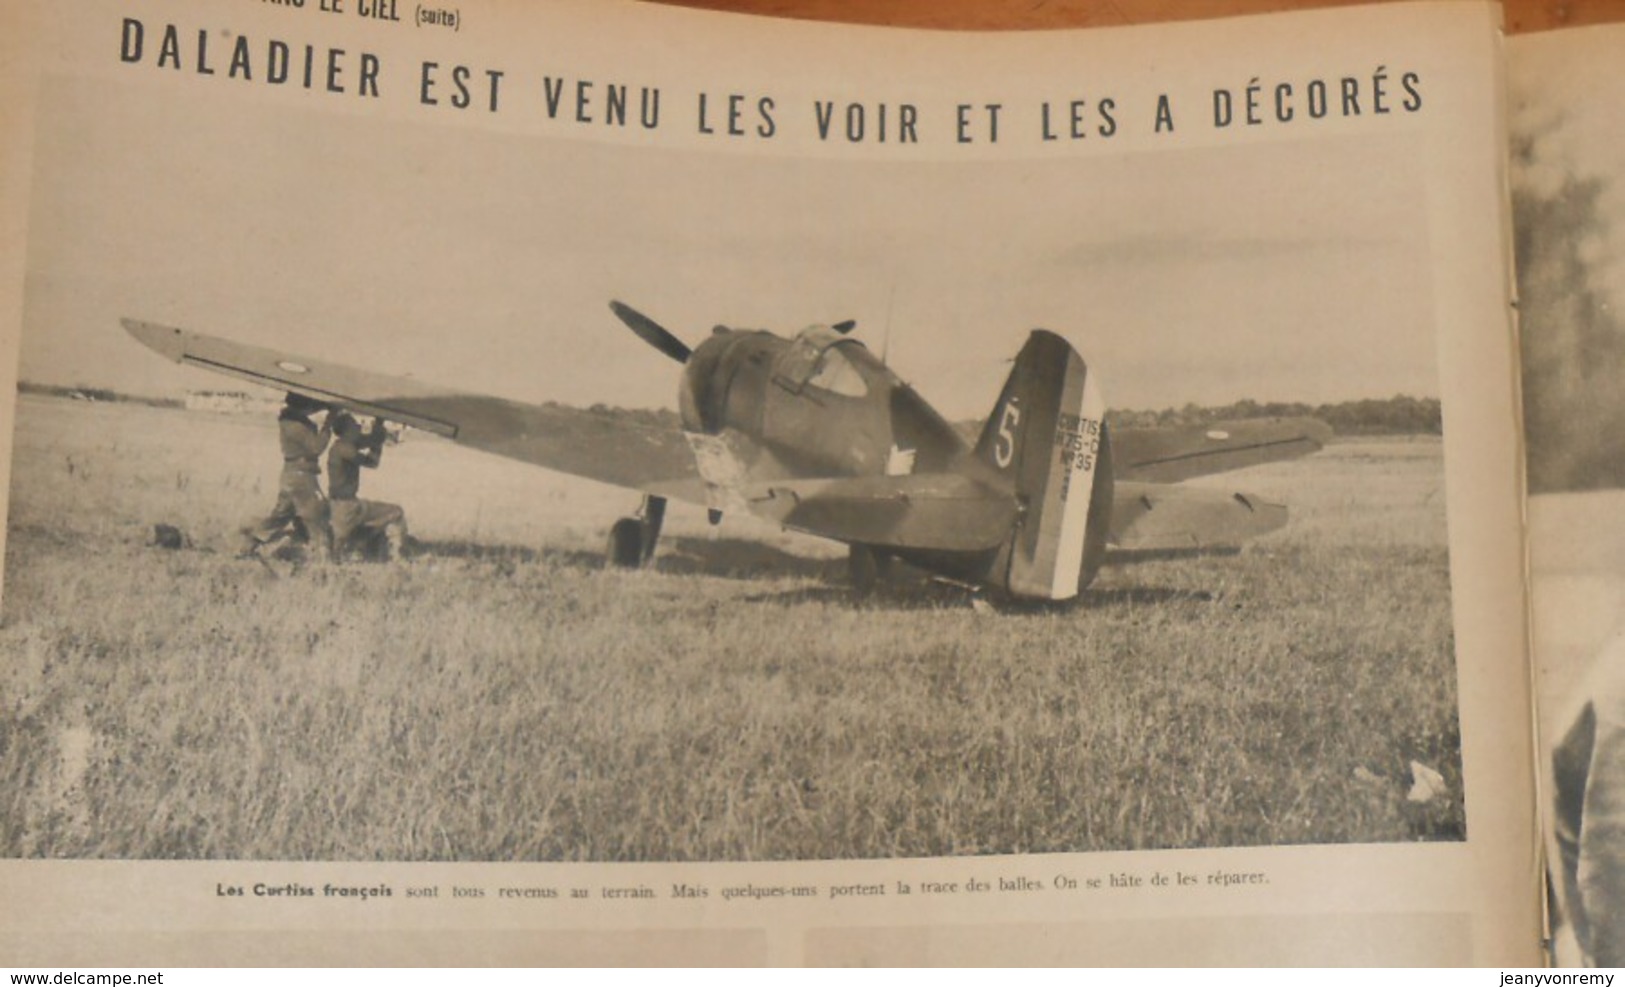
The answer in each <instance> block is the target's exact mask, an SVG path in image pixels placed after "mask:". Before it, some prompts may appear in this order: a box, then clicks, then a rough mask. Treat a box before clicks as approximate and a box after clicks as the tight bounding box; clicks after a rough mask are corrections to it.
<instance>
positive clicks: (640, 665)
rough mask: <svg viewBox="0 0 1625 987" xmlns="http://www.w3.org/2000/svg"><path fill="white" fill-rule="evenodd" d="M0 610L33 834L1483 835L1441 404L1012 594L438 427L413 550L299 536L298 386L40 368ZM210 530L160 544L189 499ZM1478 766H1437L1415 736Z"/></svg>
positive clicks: (46, 850) (123, 841)
mask: <svg viewBox="0 0 1625 987" xmlns="http://www.w3.org/2000/svg"><path fill="white" fill-rule="evenodd" d="M18 421H19V431H18V435H17V448H16V454H15V467H14V477H13V490H12V507H11V517H10V529H9V531H10V537H9V543H8V545H7V551H6V574H5V577H6V585H5V598H4V614H5V619H4V625H3V628H0V654H4V655H5V656H6V657H5V661H4V663H3V665H0V854H3V855H6V856H14V857H16V856H22V857H119V858H154V857H156V858H169V857H184V858H230V859H237V858H256V859H357V860H370V859H395V860H723V859H726V860H767V859H819V858H831V857H857V856H861V857H890V856H931V855H946V854H975V853H1016V852H1031V851H1088V850H1108V849H1128V848H1153V847H1159V848H1160V847H1197V846H1202V847H1212V846H1242V845H1261V844H1285V843H1325V842H1370V841H1403V840H1417V839H1460V838H1462V837H1463V836H1464V826H1465V824H1464V815H1463V810H1462V799H1461V770H1460V754H1459V749H1460V744H1459V736H1458V727H1457V716H1456V687H1455V669H1454V661H1453V638H1452V631H1451V625H1450V600H1449V583H1448V566H1447V550H1446V546H1445V526H1444V499H1443V489H1442V487H1443V469H1442V459H1441V453H1440V446H1439V444H1438V443H1437V442H1420V441H1419V442H1396V441H1370V442H1358V443H1354V442H1350V443H1339V444H1336V445H1334V446H1332V447H1331V448H1329V449H1327V450H1325V451H1323V452H1322V453H1319V454H1317V455H1315V456H1313V457H1310V458H1308V459H1304V460H1300V461H1297V462H1293V463H1287V464H1280V465H1277V466H1272V467H1266V468H1260V469H1255V470H1251V471H1247V472H1245V473H1241V474H1234V475H1232V476H1230V477H1218V478H1210V479H1209V480H1206V481H1202V482H1205V483H1214V482H1217V483H1219V484H1220V485H1225V484H1234V485H1235V486H1236V487H1238V488H1241V489H1247V490H1250V491H1253V492H1256V493H1259V494H1263V495H1265V496H1267V497H1271V498H1274V499H1280V500H1283V501H1285V502H1287V503H1289V504H1291V505H1292V508H1293V511H1294V519H1293V521H1292V522H1290V523H1289V524H1288V526H1287V527H1286V528H1285V529H1283V530H1282V531H1280V532H1277V533H1276V534H1274V535H1271V536H1269V537H1268V538H1265V539H1262V540H1260V541H1259V542H1257V543H1255V544H1253V545H1252V546H1250V547H1249V548H1248V549H1247V550H1246V551H1244V552H1242V553H1241V554H1239V555H1229V556H1208V557H1201V558H1188V559H1165V560H1152V561H1145V562H1141V563H1138V564H1135V565H1124V566H1112V567H1109V568H1107V569H1106V570H1105V571H1104V572H1103V573H1102V576H1101V578H1100V579H1099V580H1098V581H1097V583H1096V584H1095V586H1094V587H1092V588H1091V589H1090V590H1089V591H1088V592H1087V593H1085V594H1084V596H1083V598H1082V599H1081V601H1079V602H1078V603H1077V604H1076V605H1073V606H1068V607H1054V608H1023V609H1020V610H1014V611H1006V612H998V613H990V612H986V611H984V610H973V609H972V608H971V607H969V606H967V605H966V602H965V598H964V595H963V594H962V593H960V592H959V591H956V590H950V589H947V588H944V587H940V586H937V585H935V584H931V583H927V582H924V581H922V580H920V579H918V578H910V577H908V576H907V575H906V574H905V575H904V577H903V578H902V579H900V580H899V581H898V583H897V584H896V585H893V586H890V587H888V588H886V589H885V590H884V591H883V592H882V593H881V594H880V595H879V596H878V597H877V598H875V599H871V600H869V601H865V602H862V603H856V602H853V601H852V600H850V599H849V597H848V595H847V594H846V593H845V592H844V590H843V589H842V588H841V586H840V574H841V572H842V571H843V569H844V562H843V559H844V555H843V551H842V549H841V547H840V546H835V545H828V544H825V543H822V542H818V541H814V540H811V539H805V538H801V537H799V536H794V535H789V534H784V533H781V532H778V531H776V530H774V529H769V528H766V527H764V526H760V525H753V524H752V523H749V522H745V523H736V522H735V521H734V520H733V519H729V521H728V522H727V523H725V524H724V526H723V528H722V529H721V537H720V538H718V539H716V540H712V539H710V538H709V537H708V533H707V530H706V526H705V523H704V518H703V515H702V514H700V513H698V512H692V513H691V512H686V511H679V510H677V509H675V508H674V511H673V515H672V516H671V517H670V518H669V519H668V524H667V531H668V537H667V538H666V539H665V540H664V541H663V542H662V554H661V557H660V558H659V559H658V560H657V566H656V568H655V570H654V571H647V572H633V573H627V572H606V571H602V570H601V569H600V567H599V565H598V552H599V549H600V548H601V545H602V541H603V536H604V532H605V530H606V529H607V528H608V526H609V524H610V523H611V522H612V521H613V520H614V519H615V518H616V517H617V516H619V515H621V514H624V513H628V512H629V511H630V509H631V508H632V507H634V506H635V505H636V497H635V495H632V494H629V493H627V492H625V491H616V490H612V489H610V488H605V487H601V486H597V485H593V484H588V483H583V482H579V481H574V480H569V479H563V478H559V477H556V476H553V475H551V474H548V473H546V472H543V471H541V470H537V469H534V468H527V467H524V466H522V465H518V464H510V463H505V462H502V461H500V460H496V459H492V458H489V457H482V456H479V455H477V454H473V453H468V452H466V451H464V450H460V449H457V448H455V447H452V446H450V445H447V444H444V443H440V442H438V441H431V440H414V441H409V442H407V443H405V444H403V445H401V446H400V447H397V448H393V449H390V450H388V451H387V452H386V459H385V463H384V466H383V468H382V469H381V470H380V471H378V473H377V475H376V476H369V477H368V478H367V479H366V486H364V488H363V494H364V495H366V496H373V497H377V498H380V499H387V500H393V501H396V502H399V503H401V504H403V505H405V506H406V508H407V511H408V515H409V517H410V519H411V521H412V523H413V528H414V534H415V535H416V536H417V537H418V538H420V539H422V540H423V541H424V543H425V545H426V548H427V551H426V554H424V555H423V556H422V557H420V558H418V559H416V560H415V561H413V562H412V563H411V564H410V565H407V566H404V567H388V566H378V565H365V564H352V565H347V566H344V567H339V568H331V567H310V568H304V569H299V570H291V569H289V568H287V567H282V568H279V569H273V568H269V567H266V566H262V565H259V564H256V563H254V562H244V561H238V560H234V559H233V558H231V553H230V551H229V545H228V540H229V536H230V533H231V532H232V531H233V530H234V528H235V527H236V526H237V525H238V524H240V523H241V522H242V521H244V520H246V519H247V518H249V517H251V516H253V515H254V514H255V513H256V512H260V511H264V510H266V509H267V508H268V507H269V506H270V503H271V501H272V500H273V499H274V496H275V483H276V477H275V473H276V451H275V450H276V440H275V433H274V429H273V427H272V426H271V425H270V424H269V423H267V422H263V421H258V420H253V419H238V418H229V417H226V416H215V415H207V414H201V413H187V412H181V411H177V410H165V409H155V408H147V407H141V406H132V405H104V404H87V403H83V402H70V401H63V400H60V399H47V398H32V397H25V398H23V399H22V400H21V401H20V402H19V411H18ZM159 522H162V523H168V524H173V525H176V526H178V527H180V528H181V529H182V530H184V531H185V532H187V533H188V535H190V537H191V538H192V539H193V542H194V545H193V547H191V548H188V549H184V550H180V551H166V550H162V549H158V548H153V547H149V546H148V545H147V542H148V541H149V540H150V535H151V529H152V525H153V524H155V523H159ZM1412 760H1416V761H1420V762H1422V763H1424V764H1426V765H1428V766H1430V767H1433V768H1435V769H1437V770H1438V771H1440V772H1441V773H1442V774H1443V775H1444V777H1445V779H1446V783H1447V786H1448V789H1449V790H1448V794H1447V795H1446V796H1445V797H1442V798H1439V799H1435V800H1434V801H1432V802H1429V803H1425V804H1417V803H1411V802H1408V801H1407V800H1406V791H1407V789H1408V787H1409V785H1410V780H1411V779H1410V769H1409V764H1410V762H1411V761H1412Z"/></svg>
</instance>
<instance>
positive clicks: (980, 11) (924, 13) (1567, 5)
mask: <svg viewBox="0 0 1625 987" xmlns="http://www.w3.org/2000/svg"><path fill="white" fill-rule="evenodd" d="M659 2H663V3H670V4H675V5H678V6H684V7H704V8H708V9H711V10H732V11H738V12H741V13H750V14H764V15H769V16H773V17H796V18H803V19H807V20H822V21H850V22H852V23H857V24H889V25H896V26H907V27H933V28H949V29H978V30H1036V29H1044V28H1060V27H1106V26H1109V25H1116V24H1149V23H1152V22H1155V21H1177V20H1194V19H1197V18H1203V17H1226V16H1230V15H1234V14H1259V13H1267V12H1271V11H1279V10H1293V9H1297V8H1303V7H1339V6H1350V5H1352V2H1351V0H1297V2H1293V0H659ZM1505 8H1506V23H1507V27H1508V29H1509V30H1511V31H1512V32H1513V33H1521V32H1526V31H1547V30H1551V29H1553V28H1559V27H1576V26H1579V25H1582V24H1602V23H1608V22H1614V21H1625V0H1505Z"/></svg>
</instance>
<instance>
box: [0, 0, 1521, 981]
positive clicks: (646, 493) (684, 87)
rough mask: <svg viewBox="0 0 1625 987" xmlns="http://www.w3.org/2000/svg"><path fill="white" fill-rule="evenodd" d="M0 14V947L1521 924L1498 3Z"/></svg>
mask: <svg viewBox="0 0 1625 987" xmlns="http://www.w3.org/2000/svg"><path fill="white" fill-rule="evenodd" d="M4 16H5V18H6V20H7V22H6V24H5V25H4V26H5V30H3V31H0V36H3V37H5V38H6V42H5V43H6V44H7V45H8V46H9V49H8V51H7V54H6V58H5V60H4V62H3V64H5V65H6V66H7V70H8V71H9V72H10V73H11V76H10V78H8V79H7V81H6V87H7V93H8V98H7V100H6V101H5V107H6V108H5V112H6V113H7V117H6V124H5V126H6V140H5V141H3V142H0V144H3V146H4V148H5V151H4V153H5V155H6V161H5V167H4V168H3V170H0V174H3V175H4V176H5V177H4V181H5V182H6V185H5V187H4V188H5V191H4V199H3V207H4V213H3V215H4V222H5V223H6V224H7V229H8V232H9V234H10V235H8V236H7V237H6V238H5V240H4V242H5V244H6V247H5V249H6V251H7V252H6V254H5V267H4V271H3V275H0V276H3V278H4V281H3V283H4V285H5V286H6V287H5V291H6V294H5V297H6V300H7V302H8V305H7V307H6V311H5V317H4V318H5V323H4V329H5V331H6V332H7V333H9V334H11V335H12V336H14V337H15V339H16V344H17V345H16V348H15V353H16V368H15V381H16V386H15V393H16V396H15V410H14V414H13V419H12V424H13V427H12V428H9V429H5V430H4V432H5V434H6V441H8V442H10V443H11V445H10V453H9V457H8V462H9V465H10V483H9V496H10V499H9V505H8V513H7V518H8V521H7V527H6V545H5V552H6V554H5V596H4V623H3V626H0V650H3V652H4V653H5V654H6V655H8V656H9V660H8V661H7V662H5V663H4V671H3V677H0V683H3V685H0V689H3V690H4V691H3V696H4V703H3V704H0V710H3V712H0V716H3V717H4V719H3V720H0V724H3V726H4V731H5V733H4V744H3V745H0V764H3V766H4V773H5V774H4V781H3V783H0V791H4V792H5V793H6V794H5V797H4V799H3V800H0V840H3V843H0V856H3V857H4V858H5V859H4V860H0V889H3V890H0V955H4V956H6V957H8V961H9V962H14V963H16V964H18V965H37V964H61V963H70V962H71V963H79V964H88V963H97V962H104V963H106V962H116V963H119V964H124V965H134V964H155V965H163V964H180V963H201V964H232V963H256V964H276V963H302V964H326V963H364V964H483V963H496V964H530V963H550V964H572V963H659V964H680V963H711V964H716V963H752V964H855V963H988V962H998V963H1089V964H1142V963H1154V964H1169V963H1208V964H1213V963H1250V964H1258V963H1294V962H1296V963H1359V962H1364V963H1385V964H1420V963H1450V964H1465V963H1497V964H1528V963H1530V962H1532V961H1534V960H1535V959H1536V958H1537V956H1538V948H1539V935H1540V933H1539V928H1540V923H1539V916H1538V905H1539V900H1540V898H1539V889H1540V879H1539V866H1538V857H1537V853H1536V843H1537V841H1536V836H1535V830H1534V821H1533V819H1532V817H1531V812H1530V806H1531V805H1533V804H1534V795H1533V790H1532V786H1533V779H1532V777H1531V772H1530V769H1529V765H1530V764H1531V762H1532V757H1533V754H1532V751H1531V739H1530V738H1531V735H1532V731H1531V730H1530V728H1529V709H1530V697H1529V695H1528V690H1527V672H1526V669H1527V662H1526V656H1525V650H1524V646H1525V641H1526V628H1525V617H1524V615H1525V612H1526V610H1525V606H1524V586H1523V571H1522V559H1523V547H1522V539H1521V531H1522V529H1521V523H1520V508H1521V497H1520V493H1521V490H1520V485H1519V479H1520V462H1521V461H1520V458H1519V453H1520V450H1519V446H1518V442H1517V436H1518V421H1517V411H1516V408H1515V402H1514V395H1515V393H1516V389H1515V386H1514V384H1515V380H1516V369H1515V350H1514V346H1513V337H1512V332H1511V326H1510V318H1509V308H1508V294H1509V283H1510V273H1509V267H1508V258H1509V255H1510V249H1509V244H1508V242H1507V236H1506V233H1505V231H1506V230H1507V228H1508V225H1507V209H1506V197H1505V191H1504V189H1505V169H1504V162H1505V155H1504V150H1503V148H1504V137H1503V134H1502V126H1501V122H1502V119H1503V116H1502V101H1501V90H1500V68H1499V64H1500V63H1499V58H1500V48H1499V34H1498V24H1499V20H1498V13H1497V11H1496V10H1495V8H1493V7H1490V6H1481V5H1475V4H1439V5H1414V6H1413V5H1390V6H1386V7H1377V8H1367V9H1354V10H1343V11H1336V12H1315V13H1302V14H1295V15H1291V16H1282V17H1267V18H1241V19H1235V20H1230V21H1224V22H1213V23H1200V24H1185V25H1169V26H1164V27H1157V28H1145V29H1140V28H1130V29H1121V30H1109V31H1101V32H1043V33H1035V34H1005V35H978V34H939V33H930V32H902V31H893V30H886V29H878V28H858V27H849V26H839V25H820V24H809V23H797V22H775V21H768V20H760V19H754V18H749V17H742V16H730V15H721V14H714V13H704V12H695V11H688V10H679V9H669V8H661V7H654V6H645V5H633V4H617V3H602V2H599V3H585V2H579V3H577V2H561V3H555V4H549V5H547V6H545V7H544V8H542V9H537V10H527V11H524V12H520V11H518V10H516V9H514V8H513V7H512V5H506V4H497V3H488V2H481V0H466V2H459V3H458V4H457V5H454V6H422V5H418V6H410V7H409V6H408V5H406V4H400V3H396V2H394V0H304V2H302V3H301V2H297V0H294V2H289V3H256V4H242V5H233V6H226V7H222V6H221V5H218V4H203V3H198V2H191V0H116V2H115V0H94V2H89V3H84V4H76V5H72V6H71V7H59V6H55V5H43V4H25V5H14V7H13V8H12V9H9V10H7V12H6V13H5V15H4ZM7 352H8V355H9V353H10V352H12V351H11V350H8V351H7ZM8 380H9V376H8ZM7 390H8V393H9V392H10V391H11V390H12V389H11V388H9V387H8V388H7Z"/></svg>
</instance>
